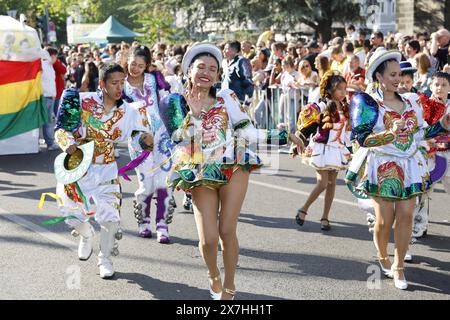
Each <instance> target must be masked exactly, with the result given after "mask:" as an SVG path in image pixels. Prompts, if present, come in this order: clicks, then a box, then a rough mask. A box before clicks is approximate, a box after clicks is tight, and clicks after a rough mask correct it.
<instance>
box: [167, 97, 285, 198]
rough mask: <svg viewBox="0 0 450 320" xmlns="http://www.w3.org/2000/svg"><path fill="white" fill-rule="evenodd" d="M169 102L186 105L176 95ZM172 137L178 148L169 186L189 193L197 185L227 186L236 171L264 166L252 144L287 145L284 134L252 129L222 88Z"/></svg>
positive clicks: (251, 169) (240, 108)
mask: <svg viewBox="0 0 450 320" xmlns="http://www.w3.org/2000/svg"><path fill="white" fill-rule="evenodd" d="M168 99H169V100H170V103H181V104H186V100H185V99H184V97H183V96H180V95H177V94H171V95H170V96H169V97H168ZM172 137H173V140H174V142H175V143H177V145H176V147H175V152H176V156H175V166H174V170H173V173H172V174H171V176H170V177H169V179H168V183H169V185H170V186H171V187H175V188H177V189H182V190H184V191H189V190H191V189H193V188H194V187H196V186H199V185H203V186H207V187H209V188H217V187H220V186H221V185H224V184H227V183H228V181H229V179H230V178H231V176H232V174H233V172H235V171H236V170H238V169H239V168H240V169H242V170H245V171H253V170H255V169H257V168H260V167H261V166H262V165H263V163H262V161H261V159H260V158H259V156H258V155H257V153H256V148H255V145H257V144H258V143H272V144H286V141H287V132H286V131H281V132H277V131H275V130H272V131H266V130H257V129H255V128H254V127H253V125H252V123H251V121H250V118H249V117H248V115H247V113H246V112H245V110H244V109H243V107H242V106H241V104H240V103H239V100H238V98H237V96H236V94H235V93H234V92H233V91H231V90H229V89H224V90H221V91H220V92H219V93H218V94H217V98H216V100H215V102H214V103H213V104H212V105H211V106H209V107H208V108H206V109H204V110H202V112H201V115H200V116H199V117H196V116H195V115H194V114H193V113H192V112H191V111H190V112H189V113H188V114H187V115H186V117H185V118H184V120H183V121H182V123H181V125H180V126H179V128H178V129H177V130H176V131H175V132H174V134H173V135H172ZM252 146H253V148H252Z"/></svg>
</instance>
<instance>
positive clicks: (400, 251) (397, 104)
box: [346, 48, 450, 290]
mask: <svg viewBox="0 0 450 320" xmlns="http://www.w3.org/2000/svg"><path fill="white" fill-rule="evenodd" d="M400 59H401V53H400V52H398V51H395V50H392V51H387V50H386V49H384V48H379V49H377V50H376V52H375V53H374V54H373V56H372V57H371V58H370V61H369V65H368V68H367V74H366V77H368V79H371V80H372V81H374V82H375V83H376V88H375V90H374V93H372V94H371V95H367V94H365V93H359V94H355V96H354V97H353V98H352V101H351V109H350V112H351V114H350V118H351V126H352V135H353V137H354V138H355V139H356V140H357V141H358V143H359V145H360V146H361V148H359V149H358V150H357V151H356V152H355V154H354V156H353V160H352V162H351V164H350V166H349V169H348V172H347V175H346V180H347V183H349V184H350V185H351V187H352V188H355V189H356V190H357V191H360V192H363V193H364V194H366V195H368V196H370V197H371V198H372V200H373V204H374V208H375V214H376V224H375V228H374V242H375V245H376V248H377V250H378V259H379V263H380V266H381V268H382V271H383V273H384V274H385V275H386V276H388V277H393V278H394V285H395V287H396V288H398V289H403V290H404V289H406V288H407V287H408V283H407V281H406V278H405V275H404V267H403V266H404V257H405V254H406V251H407V249H408V245H409V242H410V239H411V233H412V220H413V216H412V215H413V212H414V207H415V205H416V197H417V196H419V195H421V194H423V193H425V192H427V191H428V190H430V188H431V180H430V174H429V172H428V168H427V162H426V160H425V159H424V157H423V155H422V154H421V152H420V151H419V146H420V141H422V140H424V139H430V138H433V137H436V136H438V135H444V134H447V132H448V131H447V130H448V127H449V125H450V115H448V116H445V117H444V118H443V119H442V120H441V121H438V122H437V123H436V124H434V125H432V126H428V127H426V125H425V124H424V118H423V111H422V110H423V109H422V106H421V102H420V98H419V97H418V96H417V95H415V94H405V95H400V94H399V93H398V86H399V83H400V81H401V70H400V64H399V61H400ZM394 219H395V229H394V238H395V249H394V263H393V264H391V262H390V260H389V255H388V252H387V246H388V242H389V237H390V232H391V228H392V225H393V222H394Z"/></svg>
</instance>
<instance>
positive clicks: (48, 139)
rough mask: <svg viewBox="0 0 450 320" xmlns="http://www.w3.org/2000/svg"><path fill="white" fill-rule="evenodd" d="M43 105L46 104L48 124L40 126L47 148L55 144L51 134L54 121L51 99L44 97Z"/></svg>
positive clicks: (53, 128) (53, 129)
mask: <svg viewBox="0 0 450 320" xmlns="http://www.w3.org/2000/svg"><path fill="white" fill-rule="evenodd" d="M44 99H45V103H46V104H47V115H48V122H47V123H46V124H44V125H43V126H42V135H43V136H44V140H45V143H46V144H47V147H49V146H51V145H53V144H54V143H55V139H54V138H53V134H54V131H55V120H54V116H53V98H51V97H45V98H44Z"/></svg>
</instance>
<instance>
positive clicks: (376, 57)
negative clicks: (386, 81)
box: [366, 47, 402, 81]
mask: <svg viewBox="0 0 450 320" xmlns="http://www.w3.org/2000/svg"><path fill="white" fill-rule="evenodd" d="M390 59H395V60H397V62H399V63H400V60H401V59H402V54H401V53H400V51H397V50H386V49H385V48H383V47H380V48H378V49H377V50H375V52H374V54H373V55H372V57H370V60H369V66H368V67H367V72H366V78H367V79H368V80H369V81H372V75H373V73H374V72H375V70H376V69H377V68H378V66H379V65H380V64H382V63H383V62H385V61H386V60H390Z"/></svg>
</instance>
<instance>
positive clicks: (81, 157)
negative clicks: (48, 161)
mask: <svg viewBox="0 0 450 320" xmlns="http://www.w3.org/2000/svg"><path fill="white" fill-rule="evenodd" d="M78 149H79V150H78ZM78 149H77V151H76V152H74V153H73V154H71V155H69V154H67V153H66V152H63V153H61V154H60V155H58V156H57V157H56V159H55V177H56V181H58V182H59V183H62V184H71V183H73V182H75V181H78V180H80V179H81V178H82V177H83V176H84V175H85V174H86V172H87V170H88V169H89V166H90V165H91V163H92V157H93V156H94V141H91V142H88V143H86V144H83V145H81V146H78ZM80 150H81V154H80ZM69 161H70V165H69ZM73 164H78V165H77V166H76V167H75V168H70V166H72V165H73Z"/></svg>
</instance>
